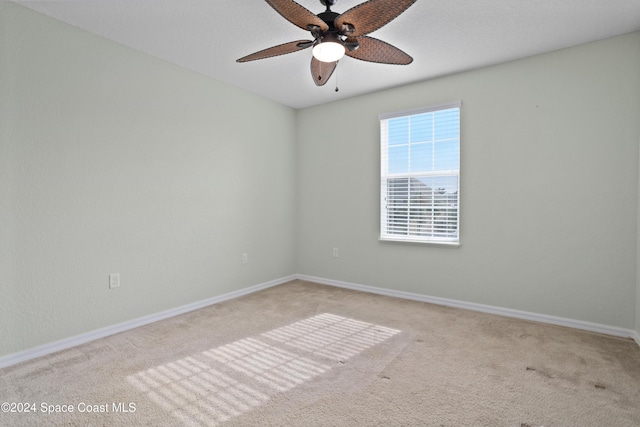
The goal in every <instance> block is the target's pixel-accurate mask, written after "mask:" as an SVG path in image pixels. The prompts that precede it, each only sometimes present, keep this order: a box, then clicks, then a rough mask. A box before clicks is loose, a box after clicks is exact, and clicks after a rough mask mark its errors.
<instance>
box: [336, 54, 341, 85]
mask: <svg viewBox="0 0 640 427" xmlns="http://www.w3.org/2000/svg"><path fill="white" fill-rule="evenodd" d="M339 62H340V61H336V92H338V91H339V90H340V89H338V63H339Z"/></svg>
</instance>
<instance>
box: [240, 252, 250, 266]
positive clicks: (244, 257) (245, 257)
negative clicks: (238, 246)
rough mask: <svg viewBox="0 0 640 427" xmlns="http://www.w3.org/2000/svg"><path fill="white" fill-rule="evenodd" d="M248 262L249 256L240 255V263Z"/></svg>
mask: <svg viewBox="0 0 640 427" xmlns="http://www.w3.org/2000/svg"><path fill="white" fill-rule="evenodd" d="M248 262H249V256H248V255H247V254H242V263H243V264H246V263H248Z"/></svg>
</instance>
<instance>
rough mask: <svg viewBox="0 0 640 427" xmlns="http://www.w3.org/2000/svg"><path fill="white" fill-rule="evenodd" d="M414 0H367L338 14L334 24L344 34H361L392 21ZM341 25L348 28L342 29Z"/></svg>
mask: <svg viewBox="0 0 640 427" xmlns="http://www.w3.org/2000/svg"><path fill="white" fill-rule="evenodd" d="M415 2H416V0H369V1H367V2H364V3H362V4H359V5H358V6H355V7H352V8H351V9H349V10H347V11H346V12H345V13H343V14H342V15H339V16H338V17H337V18H336V19H335V22H334V24H335V26H336V28H337V29H338V31H341V33H342V34H344V35H346V36H350V37H359V36H363V35H365V34H369V33H371V32H373V31H375V30H377V29H378V28H380V27H382V26H384V25H386V24H388V23H389V22H391V21H393V20H394V19H395V18H396V17H398V15H400V14H401V13H402V12H404V11H405V10H407V8H408V7H409V6H411V5H412V4H413V3H415ZM343 25H346V26H347V27H348V28H349V30H348V31H343Z"/></svg>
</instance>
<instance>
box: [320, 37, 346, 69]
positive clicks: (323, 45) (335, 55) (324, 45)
mask: <svg viewBox="0 0 640 427" xmlns="http://www.w3.org/2000/svg"><path fill="white" fill-rule="evenodd" d="M344 53H345V49H344V45H343V44H342V43H341V40H340V39H339V38H338V36H335V35H327V36H325V37H323V40H321V41H320V43H318V44H316V45H315V46H314V47H313V56H314V57H315V58H316V59H317V60H318V61H321V62H336V61H338V60H339V59H340V58H342V57H343V56H344Z"/></svg>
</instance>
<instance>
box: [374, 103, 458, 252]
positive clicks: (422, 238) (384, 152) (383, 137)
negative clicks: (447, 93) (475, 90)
mask: <svg viewBox="0 0 640 427" xmlns="http://www.w3.org/2000/svg"><path fill="white" fill-rule="evenodd" d="M461 107H462V102H461V101H456V102H451V103H447V104H440V105H434V106H430V107H425V108H419V109H413V110H406V111H399V112H394V113H384V114H380V115H379V116H378V118H379V120H380V153H381V155H380V159H381V161H380V237H379V238H380V240H381V241H398V242H417V243H431V244H442V245H452V246H459V245H460V160H459V162H458V169H455V170H440V171H429V172H418V173H413V172H408V173H396V174H391V173H389V172H388V170H389V162H388V149H389V145H388V144H389V139H388V135H387V130H388V129H387V126H386V123H387V121H388V120H389V119H393V118H398V117H407V116H413V115H417V114H424V113H429V112H436V111H442V110H449V109H458V110H459V112H461ZM460 122H461V119H459V122H458V124H459V125H460ZM457 141H458V159H460V145H461V144H460V126H459V128H458V135H457ZM445 176H456V177H457V192H456V193H455V194H456V195H457V198H456V205H455V208H456V209H455V212H456V217H455V221H454V223H455V230H456V231H455V233H451V234H448V233H446V234H447V235H442V234H443V233H440V234H441V235H434V234H435V233H431V234H432V235H419V234H418V233H414V234H410V230H409V229H410V225H409V222H407V234H398V233H393V232H389V231H388V228H389V227H388V218H389V214H390V210H389V209H388V203H387V196H388V182H389V179H394V178H396V179H398V178H407V179H409V180H411V179H412V178H425V177H445ZM410 183H411V181H408V185H409V186H410V185H411V184H410ZM432 194H433V193H432ZM410 206H411V205H410V200H408V201H407V212H409V209H410ZM433 206H434V207H432V208H431V209H432V210H431V212H432V215H433V209H434V208H435V206H436V205H435V204H434V205H433ZM409 215H410V214H409V213H408V214H407V216H408V217H409ZM432 218H435V217H432ZM407 221H409V220H407ZM447 223H448V224H449V223H450V222H447Z"/></svg>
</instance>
